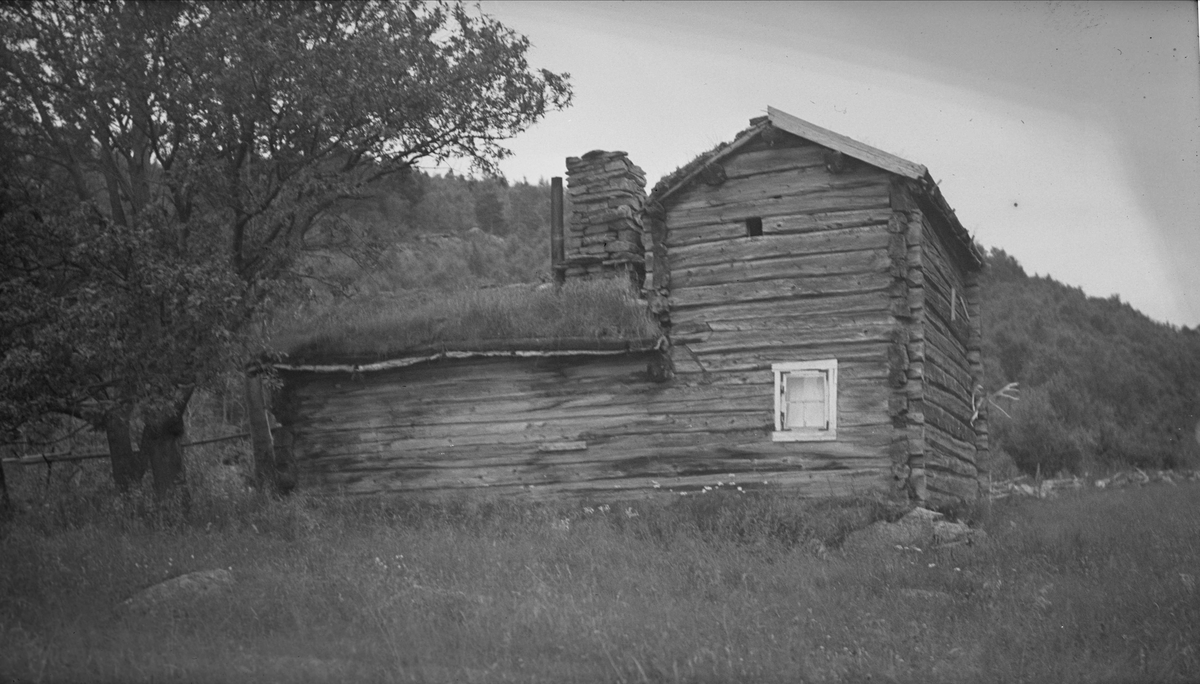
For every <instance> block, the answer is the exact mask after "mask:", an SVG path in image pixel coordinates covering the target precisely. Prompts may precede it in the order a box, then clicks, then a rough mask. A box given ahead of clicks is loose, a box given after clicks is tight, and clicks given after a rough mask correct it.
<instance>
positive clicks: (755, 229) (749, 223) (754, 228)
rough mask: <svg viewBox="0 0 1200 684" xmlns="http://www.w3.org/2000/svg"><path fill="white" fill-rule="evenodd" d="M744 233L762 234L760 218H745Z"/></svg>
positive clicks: (749, 234) (750, 234) (751, 235)
mask: <svg viewBox="0 0 1200 684" xmlns="http://www.w3.org/2000/svg"><path fill="white" fill-rule="evenodd" d="M746 235H747V236H748V237H758V236H760V235H762V219H761V218H758V217H757V216H756V217H754V218H748V219H746Z"/></svg>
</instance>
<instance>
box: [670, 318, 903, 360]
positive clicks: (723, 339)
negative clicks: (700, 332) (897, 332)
mask: <svg viewBox="0 0 1200 684" xmlns="http://www.w3.org/2000/svg"><path fill="white" fill-rule="evenodd" d="M818 326H819V323H818V322H814V323H813V327H812V328H811V329H806V330H795V331H792V330H789V331H770V330H769V331H759V330H738V331H713V332H711V333H708V334H707V336H706V338H705V339H704V340H703V341H698V342H688V343H687V344H688V348H689V349H691V351H692V352H693V353H695V354H697V355H699V356H701V357H704V356H705V355H707V354H710V353H720V352H726V353H727V352H737V353H746V352H753V351H763V350H768V349H771V350H780V351H784V350H796V351H800V350H805V356H812V355H813V354H816V355H817V356H819V357H820V358H837V353H836V351H835V350H836V349H838V348H840V347H843V346H845V345H856V344H864V343H867V344H882V345H886V344H887V343H889V342H890V341H891V331H892V326H891V324H890V323H889V324H887V325H882V326H881V325H873V326H872V325H867V326H859V327H855V328H850V327H847V326H834V327H832V328H824V329H823V328H820V327H818ZM825 349H828V350H829V351H825ZM885 353H886V352H885Z"/></svg>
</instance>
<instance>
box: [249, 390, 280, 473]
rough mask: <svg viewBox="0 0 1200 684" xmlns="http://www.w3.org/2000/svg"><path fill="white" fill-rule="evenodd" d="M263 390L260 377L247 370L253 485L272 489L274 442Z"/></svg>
mask: <svg viewBox="0 0 1200 684" xmlns="http://www.w3.org/2000/svg"><path fill="white" fill-rule="evenodd" d="M265 391H266V388H265V387H264V386H263V382H262V378H261V377H260V376H259V375H258V374H257V373H255V372H254V371H252V370H251V371H247V373H246V413H247V414H248V415H249V422H250V444H251V445H252V447H253V449H254V486H255V487H257V488H258V489H263V490H270V491H273V490H274V489H275V488H276V473H275V443H274V441H273V440H272V439H271V419H270V416H268V415H267V402H266V399H265V397H264V392H265Z"/></svg>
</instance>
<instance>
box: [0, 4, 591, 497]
mask: <svg viewBox="0 0 1200 684" xmlns="http://www.w3.org/2000/svg"><path fill="white" fill-rule="evenodd" d="M528 47H529V43H528V41H527V40H526V39H525V38H524V37H522V36H519V35H517V34H515V33H513V32H512V31H510V30H509V29H507V28H506V27H504V26H503V25H501V24H500V23H499V22H497V21H495V20H494V19H492V18H490V17H487V16H485V15H480V14H476V13H473V12H472V11H470V10H468V9H467V8H464V7H463V6H462V5H447V4H426V3H419V2H409V3H404V4H391V3H320V2H316V3H314V2H306V3H294V2H288V3H212V4H208V3H196V2H172V3H143V2H119V1H118V2H106V3H97V4H83V3H73V2H66V1H62V2H53V3H38V4H32V3H24V4H6V5H3V6H0V126H2V127H3V129H4V130H5V131H8V132H9V133H10V135H9V137H8V139H7V142H6V144H5V157H6V158H7V159H8V160H10V161H12V163H11V164H6V165H5V168H4V169H0V176H2V177H3V178H4V181H3V187H4V188H5V205H4V208H3V212H4V214H3V216H2V217H0V220H2V221H3V222H5V223H7V224H8V225H9V226H10V228H11V230H13V231H15V232H17V233H21V234H22V235H24V236H26V237H28V238H29V240H28V242H30V243H31V246H30V247H29V249H28V250H26V251H30V250H32V252H35V253H38V254H43V255H47V256H46V258H45V259H42V260H41V261H39V260H36V259H35V260H33V261H28V260H25V261H22V259H21V258H18V255H16V254H13V253H10V252H12V251H13V250H10V249H9V247H8V245H5V247H4V249H5V253H4V263H5V271H4V274H3V275H4V279H5V287H6V288H8V289H7V290H6V291H5V296H6V297H7V296H9V295H10V293H11V294H12V296H21V297H24V298H25V299H28V300H29V302H30V304H29V307H27V308H28V309H29V312H30V313H29V316H27V317H26V319H24V320H22V321H16V322H9V321H6V322H5V325H6V326H12V327H6V329H5V332H2V333H0V341H2V342H3V343H4V344H5V345H6V347H5V348H4V349H3V350H0V351H3V353H4V358H5V359H6V363H8V365H9V366H10V367H11V368H10V370H12V371H13V372H11V373H10V374H9V375H11V376H13V377H14V378H16V380H14V382H16V383H17V384H19V385H20V387H21V388H22V390H23V391H25V392H26V393H27V394H29V395H30V396H35V397H38V398H40V399H43V400H44V401H43V402H42V404H38V406H40V407H41V408H51V409H53V408H57V409H60V410H64V411H78V410H80V409H81V407H82V408H84V409H86V410H87V411H89V412H90V413H89V414H88V415H89V417H90V418H91V419H92V420H93V421H95V422H97V423H98V424H103V425H104V426H106V428H107V430H108V434H109V438H110V443H114V442H120V441H121V440H122V439H124V441H125V442H126V443H127V442H129V441H130V438H129V437H128V415H129V411H130V410H131V407H133V406H135V405H136V406H137V407H138V408H139V409H140V410H141V412H142V415H143V418H144V421H143V422H144V425H145V427H144V430H143V433H142V437H141V453H143V454H145V455H147V456H148V457H149V462H150V465H151V469H152V471H153V473H154V477H155V488H156V490H157V491H158V492H159V493H160V494H166V493H168V492H169V491H170V490H171V488H172V487H173V486H174V485H175V484H177V483H178V482H179V481H181V480H182V477H183V468H182V460H181V458H180V448H179V445H180V440H181V437H182V434H181V432H182V420H181V418H182V415H183V411H184V410H185V409H186V406H187V402H188V399H189V397H190V395H191V392H192V390H193V388H194V387H195V386H196V384H197V383H199V382H202V381H203V380H204V379H205V377H206V375H208V374H210V373H211V372H213V369H214V368H217V367H220V366H221V362H222V361H225V360H227V359H228V358H231V357H233V356H236V355H237V353H239V350H242V349H245V348H246V345H247V344H249V343H250V342H251V341H252V340H253V335H252V332H253V330H254V329H255V322H256V320H258V317H259V315H260V314H261V313H262V312H263V311H264V309H265V308H266V307H269V306H270V304H271V303H272V302H273V301H275V300H276V299H277V298H278V297H280V296H282V295H284V294H286V292H287V288H288V287H289V286H291V285H293V284H295V283H296V281H297V279H302V278H305V277H309V276H312V275H313V274H312V273H311V272H307V271H306V267H305V262H304V261H303V260H302V259H301V257H302V255H303V254H304V253H305V252H307V251H312V250H334V249H337V250H354V249H360V248H362V247H363V246H364V238H363V236H362V235H359V234H357V233H356V232H355V230H354V225H355V224H354V222H348V221H345V220H341V219H340V213H339V210H340V208H341V207H343V206H344V205H345V204H346V203H347V202H350V201H353V200H355V199H358V198H362V197H364V196H367V195H369V194H370V189H371V188H372V186H373V184H376V183H379V182H380V181H382V180H383V179H386V178H389V177H391V176H393V175H396V174H400V173H403V172H407V171H408V170H409V169H411V168H412V167H414V166H415V164H416V163H417V162H418V161H420V160H426V159H432V160H434V161H436V162H438V163H440V162H441V161H444V160H445V159H448V158H451V157H456V158H466V159H469V160H471V161H472V163H473V164H474V166H475V167H476V168H478V169H479V170H480V171H482V172H484V173H495V172H496V168H495V162H496V161H497V160H499V159H501V158H503V157H505V156H506V155H507V154H508V151H507V150H506V149H505V148H504V147H503V146H502V141H503V140H505V139H506V138H509V137H511V136H513V135H515V134H516V133H518V132H520V131H522V130H524V129H525V128H527V127H529V126H530V125H532V124H533V123H534V122H536V121H537V120H539V119H540V118H541V117H542V116H544V115H545V114H546V113H547V112H548V111H551V110H554V109H558V108H562V107H564V106H566V105H567V104H568V103H569V101H570V88H569V85H568V82H567V76H566V75H565V74H561V75H560V74H555V73H552V72H549V71H545V70H540V71H535V70H533V69H531V68H530V67H529V66H528V64H527V62H526V59H525V54H526V52H527V50H528ZM27 186H37V188H38V189H39V191H38V192H25V191H23V190H22V189H23V188H26V187H27ZM51 199H52V200H53V201H51ZM48 226H54V227H55V231H49V230H48V228H47V227H48ZM48 232H53V234H54V235H59V236H61V238H62V239H61V240H60V241H59V243H54V244H49V245H47V244H42V243H43V242H45V241H44V240H42V239H41V238H40V237H39V236H40V235H41V234H43V233H48ZM106 250H107V251H106ZM109 252H112V253H113V254H116V255H117V256H118V257H120V258H118V259H115V261H113V262H106V261H105V258H107V257H106V255H107V254H109ZM61 254H66V255H76V256H78V255H82V256H83V257H85V258H80V259H68V260H65V261H64V260H59V259H58V257H57V256H54V255H61ZM26 262H27V263H26ZM113 264H115V267H114V268H109V266H110V265H113ZM110 271H113V272H112V273H110ZM67 303H71V304H72V305H73V307H74V309H76V310H80V311H82V312H83V313H84V314H86V315H85V316H84V318H83V319H81V320H78V321H74V322H71V321H64V318H68V317H69V316H67V315H66V314H64V312H63V306H62V305H64V304H67ZM67 308H68V309H72V307H67ZM100 331H103V333H104V334H103V335H99V336H97V334H98V332H100ZM43 338H48V339H50V340H52V341H53V342H55V343H57V344H58V345H59V346H61V347H63V348H64V349H65V350H66V351H65V352H64V353H63V354H62V355H60V357H57V358H54V359H50V358H40V359H39V358H26V357H29V356H30V354H29V352H30V351H31V349H32V346H31V345H35V344H37V340H39V339H43ZM89 344H90V345H92V346H93V347H95V349H94V350H93V351H92V352H90V353H80V352H79V349H80V347H81V346H87V345H89ZM34 356H36V355H34ZM22 359H24V360H22ZM26 371H28V372H26ZM21 373H25V375H23V376H22V375H21ZM55 373H57V374H58V375H61V376H65V377H64V378H60V379H64V380H69V382H60V383H57V384H56V383H53V382H49V381H46V382H43V381H41V380H38V378H39V377H40V375H39V374H41V375H54V374H55ZM83 376H87V379H86V381H85V380H84V379H83ZM24 413H28V411H25V412H24ZM3 419H4V420H6V421H8V422H9V424H10V427H11V424H12V422H13V421H19V420H21V419H22V416H21V415H13V416H9V417H4V418H3ZM121 424H124V425H125V427H126V429H125V433H126V436H125V437H122V435H121V429H120V425H121ZM127 447H128V444H126V445H125V447H121V448H119V449H117V450H114V451H113V453H114V454H117V452H118V451H132V450H131V449H129V448H127ZM115 465H116V463H114V466H115Z"/></svg>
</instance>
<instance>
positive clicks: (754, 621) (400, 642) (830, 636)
mask: <svg viewBox="0 0 1200 684" xmlns="http://www.w3.org/2000/svg"><path fill="white" fill-rule="evenodd" d="M189 459H191V462H190V463H189V465H190V466H191V473H192V475H193V479H192V483H191V485H190V486H191V487H192V489H193V491H192V497H191V504H190V508H188V509H186V510H184V509H178V508H176V509H171V508H170V507H168V508H167V509H159V508H154V507H152V506H149V504H148V503H146V504H144V505H143V504H139V503H138V502H139V501H140V499H138V498H137V496H134V497H130V498H128V499H121V498H120V497H113V496H112V495H111V492H106V491H104V490H103V487H104V485H103V484H102V482H101V479H102V478H100V476H99V473H80V474H78V475H77V476H76V477H75V478H74V480H73V481H72V482H70V483H67V482H53V481H52V482H51V486H52V487H54V489H52V490H51V491H49V492H46V491H45V490H42V489H38V488H39V487H42V486H43V485H44V480H43V479H42V478H41V477H40V473H38V472H37V471H24V472H23V474H19V475H17V478H18V479H19V480H20V482H19V483H18V484H20V485H21V486H22V487H25V489H22V490H20V491H21V492H23V494H22V497H23V499H24V501H25V502H26V508H25V510H24V512H22V513H20V514H19V515H18V516H17V517H16V518H15V519H13V520H11V521H9V522H7V523H5V524H4V526H3V528H2V529H0V534H2V537H0V643H3V644H4V648H0V678H11V679H15V680H18V681H24V680H38V679H42V680H44V681H114V682H115V681H122V682H125V681H131V682H137V681H151V680H161V679H170V680H172V681H184V682H186V681H196V682H204V681H227V682H238V681H247V682H249V681H264V680H265V681H330V680H352V681H446V682H464V681H522V682H571V681H585V682H593V681H612V682H644V681H651V682H655V681H668V682H677V681H678V682H691V681H754V682H772V681H780V682H783V681H786V682H795V681H868V680H875V681H878V680H883V681H914V682H915V681H920V682H926V681H933V682H937V681H953V682H959V681H998V682H1009V681H1066V682H1092V681H1123V682H1124V681H1195V680H1196V679H1197V678H1200V653H1198V652H1197V647H1196V646H1195V644H1197V643H1200V596H1198V594H1197V591H1196V573H1197V571H1196V568H1197V567H1200V545H1198V544H1197V542H1196V536H1195V530H1196V529H1198V528H1200V488H1198V487H1196V486H1194V485H1193V486H1180V487H1170V488H1168V487H1167V486H1165V485H1164V486H1160V487H1157V488H1146V489H1137V490H1125V491H1117V492H1112V491H1109V492H1084V493H1083V494H1080V495H1075V496H1070V497H1067V498H1062V499H1058V500H1047V501H1036V500H1027V501H1019V502H1014V503H1012V504H1004V505H999V504H998V505H996V506H995V507H994V508H992V509H991V510H990V513H988V515H986V516H985V518H986V523H985V527H986V529H987V531H988V533H989V538H988V540H987V542H986V543H985V544H984V545H981V546H973V547H948V548H941V549H925V550H923V551H913V550H897V549H892V548H874V549H866V550H856V551H853V552H849V551H847V552H843V551H841V550H840V549H839V545H840V543H841V541H842V540H844V539H845V537H846V536H847V535H848V534H850V533H851V531H852V530H854V529H856V528H860V527H862V526H864V525H866V524H868V523H870V522H872V521H874V520H877V519H879V518H880V517H881V516H884V515H886V514H887V507H886V506H884V505H883V504H882V503H881V502H878V501H873V500H861V499H859V500H854V499H852V500H830V501H824V502H801V501H797V500H795V499H793V498H791V497H788V496H787V495H786V494H784V493H771V492H761V493H753V494H750V493H747V494H739V493H736V492H719V493H718V492H712V493H708V494H696V495H689V496H686V497H675V498H673V499H664V500H657V501H650V502H645V501H642V502H629V503H624V504H621V503H616V502H613V503H609V504H604V505H600V504H593V503H588V502H577V503H574V504H566V503H564V504H554V505H549V504H547V505H532V504H523V503H521V502H519V501H514V500H507V499H496V498H492V499H479V498H464V499H461V500H458V501H457V502H453V503H441V504H436V505H435V504H420V503H416V502H404V501H384V500H362V499H357V500H339V499H325V500H313V499H308V498H305V497H303V496H300V497H294V498H292V499H289V500H285V501H278V500H271V499H266V498H261V497H259V496H258V495H256V494H254V493H252V492H249V491H248V490H246V489H245V488H244V486H242V485H241V484H240V481H239V480H238V479H237V478H236V477H231V476H233V475H236V473H230V472H228V470H229V468H230V466H224V465H221V460H222V458H221V457H220V456H219V455H218V454H215V453H205V452H203V450H201V449H197V450H195V453H194V454H189ZM222 469H224V470H222ZM201 474H203V475H201ZM113 501H120V502H122V503H120V504H117V503H111V502H113ZM105 502H109V503H105ZM34 504H36V505H34ZM855 548H856V549H857V548H858V547H857V546H856V547H855ZM218 567H220V568H227V569H230V570H231V571H232V573H233V575H234V577H235V580H236V581H235V583H234V585H233V586H232V587H231V588H230V590H229V592H228V593H226V594H223V595H215V596H207V597H200V598H194V599H189V600H182V601H180V602H178V603H176V604H174V605H172V606H170V607H169V609H166V610H163V611H159V612H151V613H148V614H141V613H136V614H135V613H130V612H127V611H123V610H121V609H120V608H119V604H120V602H121V601H122V600H124V599H125V598H126V597H128V596H130V595H131V594H133V593H134V592H136V591H137V590H139V589H140V588H143V587H145V586H148V585H150V584H152V583H154V582H157V581H160V580H162V579H164V578H167V577H170V576H174V575H178V574H181V573H184V572H188V571H193V570H202V569H210V568H218Z"/></svg>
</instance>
